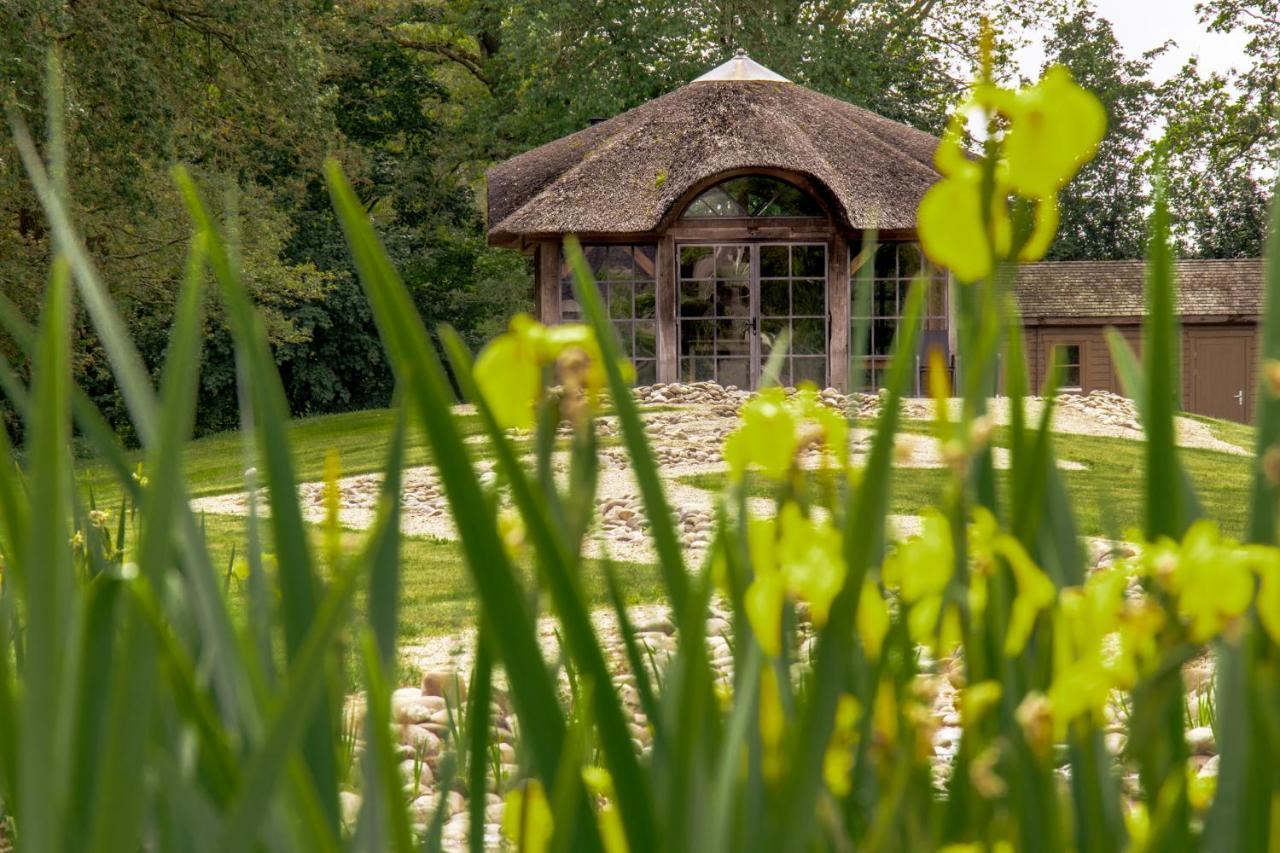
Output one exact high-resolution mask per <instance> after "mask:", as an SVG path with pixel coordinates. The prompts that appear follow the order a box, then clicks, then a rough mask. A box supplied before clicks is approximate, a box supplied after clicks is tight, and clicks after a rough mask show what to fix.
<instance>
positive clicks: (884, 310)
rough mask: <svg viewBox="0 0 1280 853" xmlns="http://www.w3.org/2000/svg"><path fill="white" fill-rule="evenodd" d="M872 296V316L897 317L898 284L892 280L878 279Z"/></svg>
mask: <svg viewBox="0 0 1280 853" xmlns="http://www.w3.org/2000/svg"><path fill="white" fill-rule="evenodd" d="M875 288H876V289H875V293H873V294H872V296H871V316H873V317H895V316H897V314H898V285H897V284H895V283H894V282H892V281H877V282H876V283H875Z"/></svg>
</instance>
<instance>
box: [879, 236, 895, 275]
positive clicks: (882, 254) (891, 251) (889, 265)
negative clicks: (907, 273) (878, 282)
mask: <svg viewBox="0 0 1280 853" xmlns="http://www.w3.org/2000/svg"><path fill="white" fill-rule="evenodd" d="M875 273H876V278H893V277H894V276H895V275H897V274H898V247H897V246H896V245H894V244H893V243H882V244H881V245H880V246H878V247H877V248H876V269H875Z"/></svg>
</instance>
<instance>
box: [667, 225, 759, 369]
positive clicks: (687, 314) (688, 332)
mask: <svg viewBox="0 0 1280 853" xmlns="http://www.w3.org/2000/svg"><path fill="white" fill-rule="evenodd" d="M752 255H753V252H752V247H751V246H750V245H748V244H745V243H733V244H730V243H722V244H712V245H683V246H680V248H679V252H678V259H677V260H678V263H679V269H678V273H679V287H680V380H681V381H682V382H701V381H704V380H711V381H714V382H718V383H720V384H721V385H736V386H737V387H739V388H754V387H755V382H756V366H757V365H758V363H759V346H760V338H759V335H758V334H757V332H758V330H759V325H758V321H757V316H758V309H757V307H756V302H755V287H754V286H753V264H752Z"/></svg>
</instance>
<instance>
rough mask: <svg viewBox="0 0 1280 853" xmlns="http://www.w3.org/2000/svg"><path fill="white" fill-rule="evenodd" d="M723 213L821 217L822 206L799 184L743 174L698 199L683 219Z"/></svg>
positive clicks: (721, 214)
mask: <svg viewBox="0 0 1280 853" xmlns="http://www.w3.org/2000/svg"><path fill="white" fill-rule="evenodd" d="M720 216H732V217H752V216H777V217H788V216H790V217H821V216H823V213H822V208H820V207H819V206H818V203H817V202H816V201H814V200H813V198H812V197H811V196H810V195H809V194H808V193H806V192H805V191H804V190H802V189H800V188H799V187H797V186H795V185H793V184H789V183H787V182H786V181H784V180H781V179H779V178H772V177H769V176H767V175H743V176H742V177H738V178H729V179H728V180H727V181H721V182H720V183H718V184H716V185H715V186H714V187H712V188H711V189H709V190H706V191H705V192H703V193H702V195H700V196H698V197H697V198H695V199H694V200H693V201H692V202H691V203H690V204H689V206H688V207H686V208H685V210H684V213H683V214H682V216H681V218H682V219H709V218H714V217H720Z"/></svg>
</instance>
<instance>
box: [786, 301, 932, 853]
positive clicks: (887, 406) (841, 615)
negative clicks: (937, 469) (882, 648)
mask: <svg viewBox="0 0 1280 853" xmlns="http://www.w3.org/2000/svg"><path fill="white" fill-rule="evenodd" d="M923 305H924V287H923V286H922V284H921V282H920V281H918V280H917V281H916V282H915V283H913V284H912V285H911V290H910V292H909V294H908V296H907V304H906V309H905V310H904V311H903V315H904V316H903V320H902V325H901V326H899V328H898V333H897V336H896V338H895V343H894V354H893V358H892V360H891V362H890V365H889V375H888V382H887V383H886V384H887V387H888V391H889V393H888V396H887V397H886V399H885V400H884V403H883V405H882V406H881V408H880V415H879V418H878V421H877V423H876V432H875V437H874V439H873V440H872V443H871V451H870V453H869V454H868V456H867V463H866V467H865V468H864V469H863V472H862V478H861V483H860V485H859V486H858V488H856V489H851V490H850V492H849V496H848V499H847V501H848V508H847V510H846V513H845V518H846V519H848V520H849V521H848V523H847V525H846V527H845V530H844V552H845V553H844V558H845V579H844V584H843V586H842V588H841V590H840V593H839V595H838V596H837V597H836V599H835V601H834V602H833V603H832V606H831V612H830V614H829V616H828V621H827V625H826V627H825V628H823V630H822V631H821V633H819V635H818V640H817V643H818V645H817V651H816V653H815V655H814V668H813V671H812V673H811V674H810V676H809V680H808V688H807V690H806V694H807V697H808V698H807V699H806V703H805V707H804V708H803V709H802V711H801V717H800V720H801V722H800V726H799V730H800V732H801V740H800V742H799V744H798V745H797V747H796V750H795V753H794V755H793V762H792V766H793V770H792V772H791V774H790V778H789V781H788V784H787V785H786V793H785V801H784V803H783V809H782V825H783V826H785V827H789V828H790V829H789V831H787V832H785V833H784V835H783V837H782V838H780V839H779V846H780V849H783V850H788V851H791V850H798V849H800V848H801V847H802V846H804V845H806V844H807V843H808V841H809V839H810V838H811V837H812V836H811V835H810V833H809V832H805V831H802V830H801V829H800V828H801V827H808V826H809V816H810V815H812V814H813V809H814V803H815V801H816V800H817V796H818V790H819V786H820V785H821V784H822V761H823V756H824V753H825V751H826V748H827V744H828V743H829V742H830V739H831V731H832V728H833V725H834V719H835V712H836V702H837V699H838V698H839V696H840V693H841V692H842V690H843V689H844V688H845V685H846V682H847V670H846V666H847V662H848V660H849V659H850V657H851V656H852V655H853V651H854V645H853V636H854V613H855V612H856V611H857V608H858V596H859V595H860V594H861V592H862V582H863V579H864V578H865V576H866V573H867V570H868V568H869V567H870V566H871V564H872V562H873V560H874V559H875V557H876V555H877V553H878V552H879V551H880V549H882V548H883V547H884V524H885V518H886V516H887V514H888V506H889V470H890V466H891V463H892V459H893V444H894V436H895V435H896V434H897V431H898V421H899V418H900V417H901V413H900V411H899V410H900V407H901V403H902V398H903V396H905V394H906V392H907V388H908V380H909V379H910V378H911V374H912V372H913V371H914V370H915V353H916V349H917V341H918V339H919V335H920V315H921V310H922V308H923Z"/></svg>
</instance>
